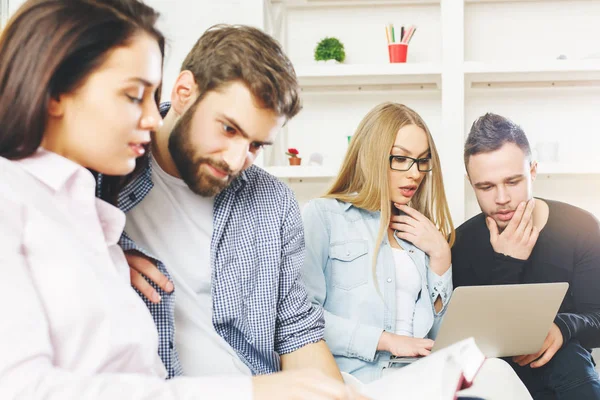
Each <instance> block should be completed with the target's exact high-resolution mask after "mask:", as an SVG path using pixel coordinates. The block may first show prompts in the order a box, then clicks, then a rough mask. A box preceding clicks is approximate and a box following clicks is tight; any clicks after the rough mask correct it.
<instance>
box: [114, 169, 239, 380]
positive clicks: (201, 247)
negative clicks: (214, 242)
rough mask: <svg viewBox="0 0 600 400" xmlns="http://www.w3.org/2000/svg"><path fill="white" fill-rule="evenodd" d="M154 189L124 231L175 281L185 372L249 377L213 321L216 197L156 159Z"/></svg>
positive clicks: (179, 343) (178, 333)
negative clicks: (165, 168)
mask: <svg viewBox="0 0 600 400" xmlns="http://www.w3.org/2000/svg"><path fill="white" fill-rule="evenodd" d="M151 162H152V172H153V175H152V181H153V182H154V187H153V188H152V190H151V191H150V192H149V193H148V194H147V195H146V197H144V199H143V200H142V201H141V203H140V204H138V205H137V206H136V207H134V208H133V209H132V210H131V211H129V212H128V213H127V224H126V226H125V231H126V232H127V234H128V235H129V236H130V237H131V238H132V239H133V240H134V241H135V242H136V243H137V244H138V245H140V246H141V247H142V248H144V249H147V250H149V251H150V252H151V253H152V254H153V255H154V256H156V257H158V259H159V260H161V261H162V262H164V263H165V265H166V266H167V268H168V270H169V273H170V274H171V275H172V278H173V284H174V285H175V291H176V293H175V344H176V347H177V351H178V353H179V359H180V361H181V366H182V368H183V373H184V374H185V375H186V376H202V375H215V374H240V373H242V374H245V375H250V374H251V372H250V370H249V369H248V367H247V366H246V365H245V364H244V363H243V362H242V361H241V360H240V359H239V357H238V355H237V353H236V352H235V351H234V350H233V348H231V346H230V345H229V343H227V342H226V341H225V340H224V339H223V338H222V337H221V336H219V334H217V332H216V331H215V329H214V327H213V324H212V295H211V272H212V268H211V262H210V242H211V236H212V231H213V206H214V197H202V196H199V195H197V194H195V193H194V192H192V191H191V190H190V188H189V187H188V186H187V185H186V183H185V182H184V181H183V180H181V179H179V178H175V177H173V176H171V175H169V174H167V173H166V172H165V171H163V170H162V169H161V168H160V166H159V165H158V163H157V162H156V160H154V157H152V159H151Z"/></svg>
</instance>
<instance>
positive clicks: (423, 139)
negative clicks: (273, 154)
mask: <svg viewBox="0 0 600 400" xmlns="http://www.w3.org/2000/svg"><path fill="white" fill-rule="evenodd" d="M303 219H304V223H305V230H306V246H307V251H306V254H307V257H306V260H305V263H304V270H303V277H304V280H305V283H306V285H307V287H308V289H309V293H310V294H311V295H312V299H313V301H314V302H315V303H318V304H321V305H322V306H323V307H324V308H325V322H326V324H325V340H326V342H327V344H328V345H329V347H330V348H331V351H332V353H333V354H334V356H335V358H336V361H337V363H338V365H339V367H340V370H341V371H343V372H346V373H350V374H352V375H354V376H356V377H357V378H359V379H360V380H362V381H364V382H369V381H372V380H375V379H377V378H379V377H381V376H382V371H383V370H384V369H385V368H388V366H390V365H399V364H398V363H396V362H394V363H390V359H391V358H394V357H404V356H406V357H418V356H425V355H427V354H429V352H430V350H431V348H432V346H433V341H432V340H431V339H432V338H434V337H435V333H436V330H437V328H438V326H439V323H440V320H441V317H442V315H443V314H444V311H445V307H446V305H447V303H448V300H449V299H450V295H451V293H452V276H451V273H452V272H451V267H450V246H451V245H452V242H453V241H454V228H453V226H452V220H451V218H450V212H449V210H448V205H447V203H446V195H445V192H444V185H443V181H442V171H441V166H440V160H439V157H438V153H437V150H436V147H435V143H434V142H433V138H432V136H431V134H430V132H429V129H428V128H427V126H426V125H425V122H424V121H423V119H422V118H421V117H420V116H419V115H418V114H417V113H416V112H415V111H413V110H411V109H410V108H408V107H406V106H404V105H401V104H396V103H383V104H380V105H378V106H377V107H375V108H373V109H372V110H371V111H370V112H369V113H368V114H367V115H366V116H365V117H364V118H363V120H362V121H361V123H360V124H359V126H358V128H357V130H356V133H355V135H354V136H353V138H352V141H351V143H350V147H349V149H348V152H347V153H346V157H345V160H344V162H343V165H342V168H341V171H340V173H339V174H338V176H337V178H336V179H335V182H334V183H333V186H332V187H331V189H329V191H328V192H327V194H326V195H325V196H324V198H321V199H316V200H313V201H311V202H310V203H309V204H308V205H307V206H306V208H305V210H304V213H303Z"/></svg>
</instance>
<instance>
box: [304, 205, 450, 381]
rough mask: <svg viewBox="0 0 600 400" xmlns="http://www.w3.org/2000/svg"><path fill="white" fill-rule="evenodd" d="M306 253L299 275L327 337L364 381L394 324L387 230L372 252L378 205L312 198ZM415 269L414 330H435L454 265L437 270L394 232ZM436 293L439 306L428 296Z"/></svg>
mask: <svg viewBox="0 0 600 400" xmlns="http://www.w3.org/2000/svg"><path fill="white" fill-rule="evenodd" d="M303 219H304V229H305V237H306V258H305V261H304V266H303V270H302V277H303V279H304V282H305V284H306V287H307V289H308V293H309V297H310V299H311V301H312V302H313V303H315V304H318V305H320V306H322V307H323V308H324V309H325V340H326V342H327V345H328V346H329V348H330V349H331V352H332V353H333V355H334V357H335V359H336V362H337V364H338V366H339V367H340V370H341V371H343V372H347V373H350V374H352V375H354V376H356V377H357V378H358V379H360V380H361V381H363V382H370V381H372V380H375V379H378V378H380V377H381V371H382V370H383V368H384V367H387V366H388V363H389V359H390V353H389V352H385V351H377V343H378V342H379V338H380V337H381V333H382V332H383V331H384V330H386V331H389V332H394V331H395V328H396V327H395V325H396V269H395V264H394V257H393V254H392V250H391V246H390V244H389V241H388V238H387V235H384V239H383V241H382V243H381V248H380V251H379V254H378V256H377V265H376V276H377V284H378V287H379V291H378V290H377V287H376V286H375V283H374V277H373V267H372V264H373V252H374V251H375V242H376V240H377V233H378V230H379V221H380V212H370V211H366V210H363V209H361V208H357V207H354V206H353V205H352V204H349V203H344V202H340V201H338V200H334V199H315V200H312V201H310V202H309V203H308V204H307V205H306V207H305V208H304V211H303ZM396 240H397V241H398V243H399V244H400V246H402V248H403V249H404V250H406V251H407V252H408V254H409V256H410V258H411V259H412V260H413V261H414V263H415V265H416V266H417V269H418V270H419V273H420V275H421V281H422V286H421V293H420V294H419V299H418V300H417V303H416V308H415V314H414V320H413V331H414V336H415V337H421V338H423V337H428V338H432V339H433V338H435V336H436V334H437V330H438V328H439V324H440V322H441V319H442V316H443V314H444V312H445V310H446V306H447V304H448V301H449V300H450V295H451V293H452V268H450V269H448V271H447V272H446V273H445V274H444V275H443V276H439V275H437V274H436V273H434V272H433V271H431V270H430V269H429V257H428V256H427V255H426V254H425V253H424V252H423V251H421V250H419V249H418V248H417V247H415V246H414V245H412V244H411V243H408V242H406V241H403V240H401V239H398V238H396ZM438 296H441V299H442V303H443V308H442V309H441V310H440V312H439V313H436V312H435V309H434V307H433V301H432V300H434V299H436V298H437V297H438Z"/></svg>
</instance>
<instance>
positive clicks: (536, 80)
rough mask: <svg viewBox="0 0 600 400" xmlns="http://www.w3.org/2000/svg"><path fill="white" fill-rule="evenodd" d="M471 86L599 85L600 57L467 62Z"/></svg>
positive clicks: (466, 74) (467, 74)
mask: <svg viewBox="0 0 600 400" xmlns="http://www.w3.org/2000/svg"><path fill="white" fill-rule="evenodd" d="M464 73H465V79H466V80H467V82H468V83H469V84H470V87H471V88H481V87H546V86H582V87H586V86H587V87H589V86H597V85H600V60H550V61H544V60H542V61H537V60H534V61H511V62H491V63H486V62H465V63H464Z"/></svg>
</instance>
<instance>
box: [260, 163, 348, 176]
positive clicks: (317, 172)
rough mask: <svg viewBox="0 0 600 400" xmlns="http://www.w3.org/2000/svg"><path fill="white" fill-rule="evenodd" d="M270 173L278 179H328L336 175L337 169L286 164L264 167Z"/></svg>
mask: <svg viewBox="0 0 600 400" xmlns="http://www.w3.org/2000/svg"><path fill="white" fill-rule="evenodd" d="M265 170H266V171H267V172H268V173H270V174H271V175H273V176H275V177H277V178H280V179H315V178H316V179H328V178H333V177H335V176H337V173H338V171H337V169H335V168H331V167H322V166H319V165H315V166H312V165H310V166H303V165H298V166H286V167H265Z"/></svg>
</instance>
